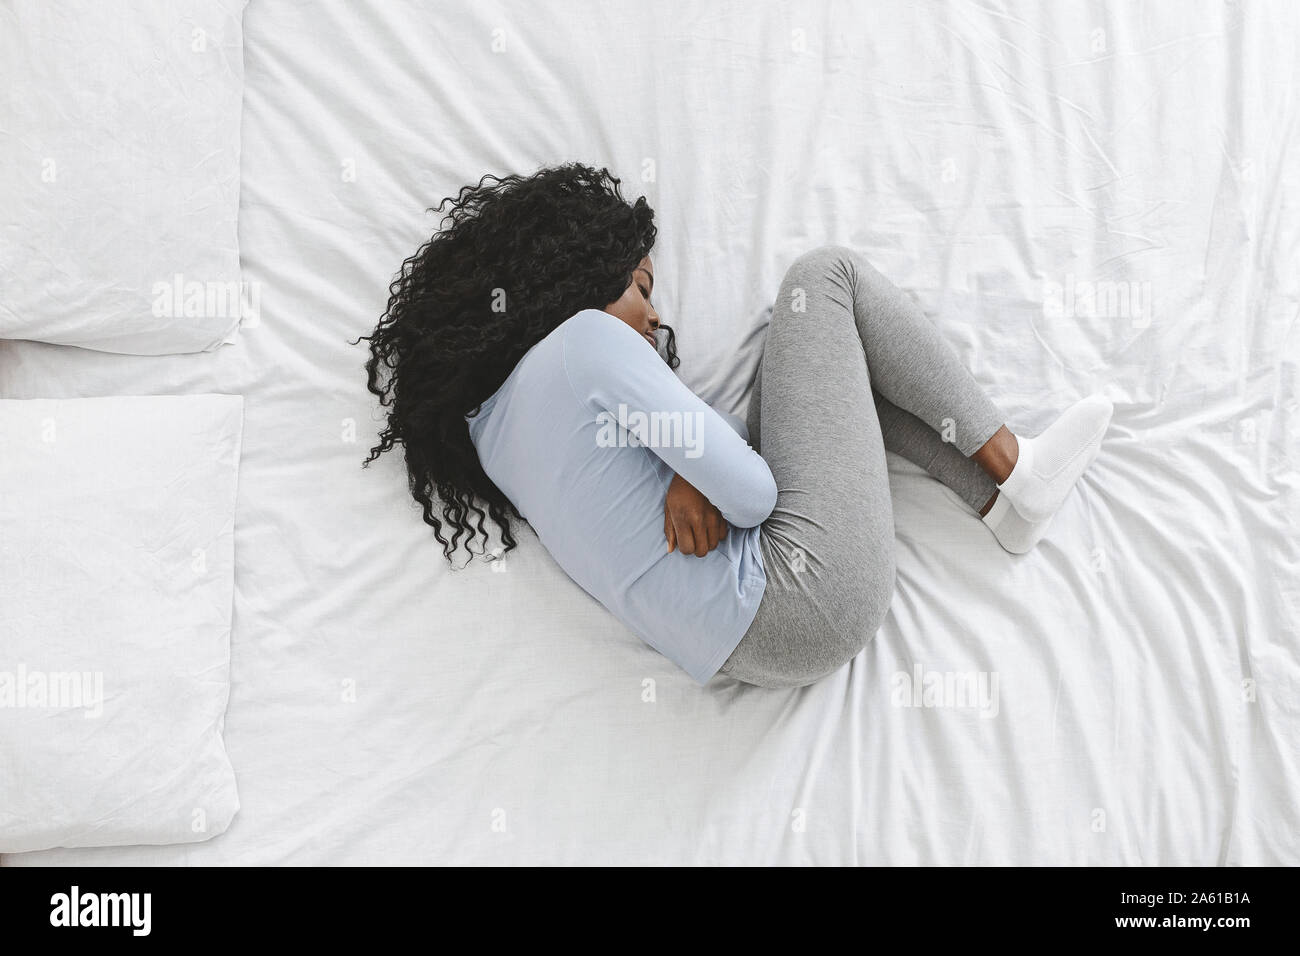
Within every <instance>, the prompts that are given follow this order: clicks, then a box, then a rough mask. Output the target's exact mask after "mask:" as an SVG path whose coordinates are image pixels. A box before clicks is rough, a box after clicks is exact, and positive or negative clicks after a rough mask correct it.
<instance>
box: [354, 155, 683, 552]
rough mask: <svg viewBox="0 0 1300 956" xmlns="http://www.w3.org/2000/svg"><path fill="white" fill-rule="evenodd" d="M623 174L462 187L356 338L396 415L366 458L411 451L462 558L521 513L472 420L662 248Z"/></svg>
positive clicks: (667, 351) (449, 544) (419, 491)
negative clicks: (484, 457)
mask: <svg viewBox="0 0 1300 956" xmlns="http://www.w3.org/2000/svg"><path fill="white" fill-rule="evenodd" d="M489 181H491V182H489ZM619 182H620V180H618V179H617V178H615V177H614V176H612V175H611V174H610V173H609V170H607V169H604V168H602V169H599V170H597V169H593V168H591V167H589V166H584V165H582V164H580V163H567V164H564V165H561V166H553V167H549V168H544V169H541V170H539V171H538V172H536V173H534V174H533V175H531V176H527V177H524V176H520V175H514V174H512V175H508V176H505V177H498V176H493V175H491V174H488V175H486V176H484V177H483V178H482V179H480V180H479V183H478V185H477V186H465V187H463V188H462V189H461V190H460V193H459V194H458V195H457V196H455V197H452V196H448V197H447V198H445V199H443V200H442V202H440V203H439V204H438V205H437V206H436V207H434V208H432V209H430V210H428V211H429V212H442V211H443V208H444V207H445V206H447V204H448V203H450V204H451V205H450V209H449V211H447V212H446V214H445V215H444V216H443V218H442V221H441V223H440V224H439V231H438V232H435V233H434V235H433V237H432V238H430V239H429V240H428V241H427V242H425V243H424V245H422V246H420V248H419V249H418V250H417V251H416V253H415V254H414V255H413V256H411V257H410V258H409V259H407V260H406V261H405V262H403V263H402V268H401V271H400V273H398V275H397V277H396V278H395V279H394V280H393V282H392V284H391V285H390V286H389V290H388V291H389V298H388V308H387V309H386V310H385V312H384V314H383V316H382V317H381V318H380V320H379V324H378V325H377V326H376V327H375V330H374V332H373V333H371V334H370V335H363V336H361V338H359V339H357V342H356V344H359V343H360V342H361V341H362V340H365V341H368V342H369V347H370V359H369V360H368V361H367V362H366V373H367V376H368V381H367V387H368V388H369V389H370V391H371V392H373V393H374V394H375V395H377V396H378V397H379V404H380V405H381V406H387V407H388V409H389V410H388V412H387V425H386V426H385V427H384V429H383V430H382V431H381V432H380V433H379V443H378V444H377V445H375V446H374V447H373V448H371V449H370V455H369V457H368V458H366V459H365V461H364V462H363V465H369V464H370V462H372V461H374V460H375V459H376V458H378V457H379V456H380V455H381V454H383V453H384V452H386V451H390V450H392V448H393V447H394V446H395V445H397V444H401V445H403V446H405V449H406V470H407V477H408V480H409V485H410V491H411V495H412V496H413V497H414V498H415V500H416V501H417V502H418V503H419V505H420V507H421V510H422V512H423V517H424V521H425V522H426V523H427V524H429V525H431V526H432V527H433V533H434V536H435V537H436V538H437V539H438V542H439V543H440V544H441V545H442V550H443V554H444V556H445V557H446V558H447V560H448V561H449V562H451V563H452V564H453V566H454V564H455V562H454V561H453V555H454V554H455V552H456V549H457V548H458V547H460V546H461V545H464V547H465V550H466V551H467V552H469V555H470V560H472V559H473V557H474V555H475V554H483V553H484V552H485V551H486V547H487V542H488V541H489V540H490V539H489V536H488V532H487V530H486V529H485V527H484V521H485V520H487V519H491V520H492V521H493V522H495V523H496V524H497V526H498V527H499V528H500V530H501V543H502V553H504V552H506V551H510V550H511V549H513V548H514V547H515V544H516V541H515V537H514V535H513V534H512V533H511V519H512V518H514V519H518V520H523V517H522V515H520V514H519V511H518V510H517V509H516V508H515V506H514V504H513V503H512V502H511V501H510V500H509V499H508V498H507V497H506V496H505V495H504V494H503V493H502V492H501V491H500V490H499V489H498V488H497V487H496V485H495V484H493V483H492V481H491V479H489V478H488V476H487V474H486V473H485V472H484V471H483V466H482V465H481V464H480V463H479V459H478V453H477V452H476V450H475V448H474V445H473V444H472V443H471V441H470V437H469V425H468V423H467V422H466V421H465V416H467V415H474V414H477V413H478V411H479V408H480V406H481V405H482V403H483V402H484V401H486V400H487V399H488V398H489V397H491V396H492V394H493V393H494V392H496V390H497V389H498V388H500V387H501V384H502V383H503V382H504V381H505V380H506V377H507V376H508V375H509V374H510V372H511V371H512V370H513V369H514V367H515V365H516V363H518V361H519V359H520V358H522V357H523V355H524V353H525V352H527V351H528V350H529V349H530V348H532V346H533V345H535V344H536V343H537V342H539V341H541V340H542V339H543V338H544V337H545V336H546V335H548V334H549V333H550V332H551V331H552V330H553V329H555V328H556V326H558V325H559V324H560V323H562V322H564V321H565V320H566V319H568V318H570V317H571V316H573V315H574V314H575V313H577V312H579V311H581V310H583V309H588V308H596V309H603V308H604V307H605V306H606V305H608V304H610V303H611V302H615V301H617V300H618V299H619V298H620V297H621V296H622V295H623V292H624V291H625V290H626V289H627V287H628V285H629V284H630V283H631V282H632V273H633V270H634V269H635V268H636V267H637V265H638V264H639V263H640V262H641V260H642V259H643V258H645V257H646V256H647V255H649V253H650V250H651V248H652V247H653V246H654V242H655V234H656V229H655V225H654V210H653V209H651V208H650V206H649V204H648V203H647V202H646V200H645V197H640V198H638V199H637V200H636V202H634V203H629V202H628V201H626V200H624V199H623V196H622V194H621V192H620V191H619ZM659 328H660V329H661V330H663V331H664V332H665V336H664V341H663V342H662V352H661V354H662V355H663V356H664V359H665V361H666V362H667V363H668V365H669V367H671V368H676V367H677V366H678V358H677V351H676V338H675V336H674V334H673V331H672V329H671V328H669V327H668V326H666V325H660V326H659ZM435 496H436V497H437V498H439V499H440V500H441V503H442V516H441V518H439V516H438V515H437V514H436V509H435V505H434V497H435ZM444 523H445V524H446V525H448V526H449V527H450V529H451V536H450V537H447V536H446V535H445V534H444V533H443V525H444ZM479 535H482V539H483V548H482V549H480V550H479V551H477V552H476V551H475V550H474V549H473V548H472V547H471V544H472V543H473V542H474V541H475V539H476V538H477V536H479Z"/></svg>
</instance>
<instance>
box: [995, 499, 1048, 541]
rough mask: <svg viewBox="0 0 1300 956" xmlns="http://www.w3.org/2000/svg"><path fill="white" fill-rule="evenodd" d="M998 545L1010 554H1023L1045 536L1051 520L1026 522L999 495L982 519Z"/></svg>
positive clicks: (1007, 500)
mask: <svg viewBox="0 0 1300 956" xmlns="http://www.w3.org/2000/svg"><path fill="white" fill-rule="evenodd" d="M980 520H982V521H983V522H984V523H985V524H986V525H988V526H989V530H990V531H992V532H993V537H995V538H997V539H998V544H1000V545H1002V547H1003V548H1004V549H1006V550H1007V551H1010V552H1011V553H1012V554H1024V553H1025V552H1026V551H1028V550H1029V549H1030V548H1032V547H1033V546H1034V545H1036V544H1038V542H1039V541H1040V540H1041V539H1042V537H1043V535H1045V534H1047V528H1048V526H1049V525H1050V524H1051V523H1052V519H1051V518H1048V519H1047V520H1045V521H1026V520H1025V519H1024V518H1022V517H1020V512H1018V511H1016V509H1015V506H1014V505H1012V504H1011V501H1010V500H1009V499H1008V498H1007V496H1006V495H1004V494H1001V493H999V494H998V497H997V499H996V500H995V501H994V502H993V507H992V508H990V509H989V513H988V514H986V515H985V516H984V517H983V518H982V519H980Z"/></svg>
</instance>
